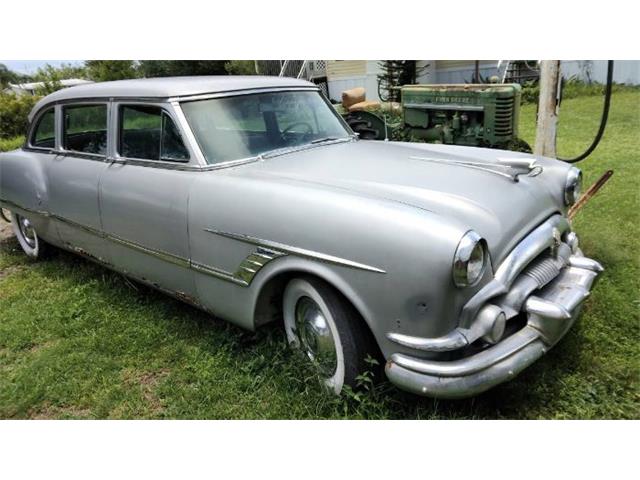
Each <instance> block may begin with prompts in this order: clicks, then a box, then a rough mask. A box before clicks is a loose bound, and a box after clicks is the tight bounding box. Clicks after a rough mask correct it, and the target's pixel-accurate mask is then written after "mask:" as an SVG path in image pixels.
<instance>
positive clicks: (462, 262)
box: [453, 230, 486, 287]
mask: <svg viewBox="0 0 640 480" xmlns="http://www.w3.org/2000/svg"><path fill="white" fill-rule="evenodd" d="M481 240H482V237H480V235H478V234H477V233H476V232H474V231H473V230H470V231H468V232H467V233H465V234H464V236H463V237H462V240H460V243H459V244H458V248H457V249H456V254H455V256H454V257H453V282H454V283H455V284H456V286H458V287H470V286H472V285H475V284H476V283H478V281H480V279H481V278H482V274H483V273H484V267H485V263H486V262H485V260H486V254H485V251H484V244H483V242H482V241H481Z"/></svg>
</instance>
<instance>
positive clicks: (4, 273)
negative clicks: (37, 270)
mask: <svg viewBox="0 0 640 480" xmlns="http://www.w3.org/2000/svg"><path fill="white" fill-rule="evenodd" d="M23 268H24V267H22V266H16V265H14V266H11V267H5V268H4V269H0V280H2V279H3V278H4V277H8V276H9V275H12V274H14V273H18V272H19V271H20V270H23Z"/></svg>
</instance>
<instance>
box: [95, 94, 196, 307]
mask: <svg viewBox="0 0 640 480" xmlns="http://www.w3.org/2000/svg"><path fill="white" fill-rule="evenodd" d="M111 121H112V125H113V126H114V131H115V132H116V142H115V149H114V150H115V151H114V152H113V157H112V158H111V159H110V162H109V164H108V167H107V168H106V170H105V171H104V172H103V174H102V178H101V181H100V203H101V212H102V222H103V227H104V231H105V233H106V234H107V236H108V238H109V240H110V242H109V248H110V252H111V259H112V261H113V263H114V265H115V266H116V267H117V268H118V269H119V270H123V271H125V272H126V273H128V274H131V275H133V276H134V277H137V278H139V279H140V280H142V281H145V282H147V283H149V284H152V285H154V286H156V287H159V288H161V289H163V290H167V291H169V292H172V293H174V294H177V295H178V296H181V297H185V299H186V300H188V301H189V300H194V297H195V287H194V280H193V272H192V271H191V270H190V268H189V257H190V253H189V237H188V228H187V224H188V217H187V215H188V208H187V207H188V200H189V187H190V185H191V183H192V182H193V180H194V178H195V175H197V174H198V171H197V168H195V167H194V163H195V161H192V160H191V157H192V155H191V154H190V152H189V151H188V150H187V148H186V147H185V142H184V141H183V139H182V137H181V134H180V132H179V130H178V128H177V127H176V122H175V120H174V118H173V117H172V113H171V111H170V109H169V108H168V106H163V105H159V104H149V103H126V102H122V103H114V104H113V113H112V119H111Z"/></svg>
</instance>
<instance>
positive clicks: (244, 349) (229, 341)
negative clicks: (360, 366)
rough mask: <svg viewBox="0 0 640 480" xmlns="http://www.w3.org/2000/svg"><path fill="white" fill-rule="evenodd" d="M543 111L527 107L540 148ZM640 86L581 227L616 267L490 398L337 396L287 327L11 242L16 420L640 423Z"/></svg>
mask: <svg viewBox="0 0 640 480" xmlns="http://www.w3.org/2000/svg"><path fill="white" fill-rule="evenodd" d="M601 103H602V99H601V98H599V97H582V98H576V99H571V100H567V101H566V102H564V103H563V106H562V112H561V124H560V126H559V134H558V137H559V151H560V154H561V155H564V156H570V155H574V154H577V153H579V152H580V151H581V150H583V149H584V148H585V147H586V146H587V144H588V143H589V142H590V141H591V139H592V137H593V135H594V133H595V131H596V129H597V124H598V120H599V115H600V108H601ZM534 115H535V106H533V105H527V106H525V107H524V108H523V114H522V129H521V133H522V135H523V137H524V138H525V139H526V140H527V141H529V142H531V143H533V138H534V129H535V126H534ZM639 151H640V93H639V92H622V93H616V94H615V96H614V98H613V105H612V111H611V117H610V123H609V126H608V128H607V132H606V134H605V137H604V139H603V142H602V144H601V145H600V147H598V149H597V150H596V152H595V153H594V154H593V155H592V157H591V158H590V159H588V160H587V161H585V162H583V163H582V164H581V168H583V170H584V172H585V177H586V178H585V180H586V182H585V183H586V184H590V183H592V182H593V181H594V180H595V179H596V178H597V177H598V176H599V175H600V174H601V173H603V172H604V171H605V170H606V169H609V168H611V169H613V170H615V172H616V173H615V175H614V177H613V179H612V180H611V181H610V182H609V183H608V184H607V185H606V186H605V187H604V189H603V190H602V191H601V192H600V193H599V194H598V195H597V196H596V197H595V198H594V199H593V200H592V201H591V202H590V203H589V204H588V205H587V206H586V207H585V209H584V210H583V211H582V212H581V213H580V215H579V217H578V218H577V220H576V222H575V225H576V228H577V230H578V231H579V233H580V234H581V242H582V246H583V249H584V250H585V251H586V253H587V254H588V255H590V256H592V257H594V258H596V259H598V260H600V261H601V262H602V263H603V264H604V266H605V267H606V272H605V273H604V275H603V277H602V279H601V281H600V283H599V284H598V285H597V286H596V288H595V290H594V292H593V295H592V297H590V298H589V299H588V300H587V303H586V308H585V311H584V314H583V315H582V318H581V319H580V321H579V322H578V323H577V324H576V325H575V326H574V328H573V329H572V330H571V331H570V332H569V333H568V334H567V336H566V337H565V338H564V339H563V340H562V342H560V343H559V344H558V346H557V347H556V348H554V349H553V350H552V351H551V352H550V353H549V354H548V355H546V356H545V357H543V358H542V359H540V360H539V361H538V362H537V363H535V364H534V365H532V366H531V367H530V368H528V369H527V370H525V371H524V372H523V373H522V374H521V375H520V376H518V377H517V378H516V379H515V380H513V381H511V382H508V383H506V384H503V385H501V386H498V387H497V388H494V389H493V390H491V391H490V392H487V393H485V394H483V395H480V396H478V397H476V398H473V399H469V400H462V401H436V400H433V399H428V398H419V397H414V396H411V395H407V394H404V393H402V392H400V391H398V390H397V389H395V388H394V387H392V386H391V385H389V384H388V383H387V382H383V383H381V384H380V385H379V386H378V387H376V389H375V390H373V391H370V392H368V393H363V394H362V393H361V394H357V395H356V394H351V395H346V396H345V397H343V398H334V397H332V396H330V395H327V394H325V393H324V392H323V391H322V390H321V389H320V387H319V386H318V383H317V382H316V381H315V380H314V378H313V374H312V373H310V372H309V371H308V370H307V369H306V368H305V367H304V365H302V364H301V361H300V358H299V356H298V355H296V354H293V353H292V352H290V351H289V350H288V349H287V347H286V345H285V343H284V341H283V335H282V333H281V330H280V329H279V327H278V326H277V325H273V326H269V327H267V328H265V329H263V330H261V331H259V332H258V333H256V334H253V333H248V332H243V331H241V330H239V329H238V328H235V327H233V326H231V325H228V324H226V323H224V322H222V321H219V320H216V319H213V318H211V317H209V316H207V315H206V314H204V313H202V312H200V311H198V310H195V309H193V308H190V307H188V306H186V305H184V304H182V303H180V302H178V301H174V300H172V299H170V298H168V297H166V296H164V295H162V294H159V293H156V292H154V291H152V290H148V289H146V288H143V287H140V286H137V285H136V286H133V284H131V283H129V282H128V281H125V280H124V279H123V278H122V277H121V276H119V275H117V274H115V273H112V272H110V271H107V270H105V269H103V268H101V267H99V266H96V265H93V264H91V263H89V262H86V261H84V260H82V259H80V258H77V257H75V256H73V255H71V254H67V253H63V252H60V253H57V254H56V255H54V256H53V257H52V258H51V259H49V260H47V261H43V262H38V263H31V262H29V261H28V260H27V259H26V258H25V257H24V256H23V255H22V254H21V253H20V251H19V248H18V245H17V243H16V241H15V240H14V239H10V240H5V241H3V242H1V243H0V417H2V418H423V419H429V418H639V417H640V409H639V405H640V402H639V400H640V397H639V385H638V380H639V377H640V375H639V373H640V371H639V367H640V363H639V362H640V355H639V350H640V348H639V346H640V342H639V335H638V333H639V332H638V330H639V327H640V322H639V315H638V312H639V310H640V308H639V307H640V295H639V291H640V265H639V264H640V261H639V260H640V242H639V240H638V239H639V238H640V218H639V215H640V201H639V200H640V199H639V198H638V195H639V193H638V192H639V191H640V190H639V188H638V182H639V180H640V178H639V175H638V168H639V167H640V156H639V154H638V152H639Z"/></svg>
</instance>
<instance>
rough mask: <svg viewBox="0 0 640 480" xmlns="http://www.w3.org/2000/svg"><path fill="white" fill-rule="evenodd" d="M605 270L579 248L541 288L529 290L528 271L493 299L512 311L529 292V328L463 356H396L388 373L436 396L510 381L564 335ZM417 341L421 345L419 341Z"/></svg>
mask: <svg viewBox="0 0 640 480" xmlns="http://www.w3.org/2000/svg"><path fill="white" fill-rule="evenodd" d="M602 270H603V269H602V267H601V266H600V264H599V263H598V262H596V261H594V260H590V259H588V258H585V257H584V256H582V252H580V251H579V250H577V251H576V252H575V253H574V254H573V255H572V256H571V257H570V259H569V261H568V262H567V265H566V266H564V267H563V268H562V269H561V270H560V273H559V274H558V275H557V276H556V277H555V278H554V279H553V280H551V281H550V282H549V283H547V284H546V285H544V286H543V287H542V288H539V289H536V290H535V291H531V290H533V289H532V288H530V287H529V288H526V289H525V287H526V286H525V285H524V283H526V282H527V281H528V282H529V283H530V282H531V280H530V278H525V279H522V280H521V278H522V277H525V275H522V276H520V278H518V279H515V278H514V282H513V285H512V287H511V289H510V290H509V291H508V292H506V293H505V294H503V295H502V296H501V297H498V298H496V299H494V301H496V303H497V304H498V305H500V306H501V307H502V308H505V309H508V308H509V305H511V306H513V304H514V303H513V302H514V297H518V295H519V294H520V293H521V292H522V291H527V292H528V294H527V295H526V297H524V298H519V299H518V302H517V305H518V307H517V308H518V310H519V311H520V312H522V313H525V314H526V315H527V324H526V326H525V327H524V328H522V329H520V330H519V331H517V332H515V333H514V334H512V335H510V336H508V337H506V338H504V339H502V340H501V341H500V342H498V343H497V344H495V345H493V346H491V347H489V348H486V349H484V350H482V351H480V352H479V353H477V354H475V355H472V356H469V357H466V358H462V359H459V360H454V361H434V360H425V359H421V358H416V357H411V356H408V355H404V354H399V353H397V354H394V355H392V356H391V358H390V359H389V361H388V362H387V365H386V368H385V371H386V374H387V377H388V378H389V380H390V381H391V382H393V383H394V384H395V385H397V386H398V387H400V388H402V389H404V390H407V391H410V392H413V393H416V394H419V395H425V396H430V397H437V398H464V397H469V396H472V395H476V394H478V393H481V392H483V391H485V390H488V389H489V388H491V387H493V386H495V385H497V384H499V383H502V382H505V381H507V380H510V379H512V378H513V377H515V376H516V375H517V374H518V373H519V372H521V371H522V370H524V369H525V368H526V367H527V366H529V365H531V364H532V363H533V362H535V361H536V360H537V359H538V358H540V357H541V356H542V355H543V354H545V353H546V352H547V351H548V350H549V349H550V348H551V347H553V346H554V345H555V344H556V343H557V342H558V341H559V340H560V339H561V338H562V337H563V336H564V334H565V333H566V332H567V331H568V330H569V328H570V327H571V325H573V323H574V322H575V320H576V318H577V317H578V314H579V313H580V309H581V306H582V302H583V301H584V299H585V298H587V296H588V295H589V292H590V290H591V288H592V286H593V284H594V281H595V280H596V278H597V276H598V274H599V273H600V272H601V271H602ZM515 280H518V281H515ZM510 283H511V282H510ZM514 294H515V295H514ZM514 314H515V312H512V315H511V316H513V315H514ZM425 340H427V339H425ZM423 344H424V345H427V344H428V345H429V347H428V348H429V350H431V351H438V350H436V348H437V345H436V346H435V347H434V344H433V342H431V343H429V342H423ZM414 345H415V346H418V345H419V344H418V342H414ZM414 348H415V347H414ZM424 350H427V348H424ZM449 350H451V349H449ZM440 351H442V350H440Z"/></svg>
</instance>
